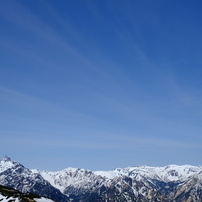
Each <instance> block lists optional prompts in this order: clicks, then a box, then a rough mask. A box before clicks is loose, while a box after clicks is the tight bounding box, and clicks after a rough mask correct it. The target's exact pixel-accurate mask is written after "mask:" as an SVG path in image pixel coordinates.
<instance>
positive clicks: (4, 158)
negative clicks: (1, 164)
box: [2, 155, 11, 161]
mask: <svg viewBox="0 0 202 202" xmlns="http://www.w3.org/2000/svg"><path fill="white" fill-rule="evenodd" d="M2 161H11V158H10V157H9V156H7V155H5V156H4V157H3V158H2Z"/></svg>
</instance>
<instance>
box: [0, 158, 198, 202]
mask: <svg viewBox="0 0 202 202" xmlns="http://www.w3.org/2000/svg"><path fill="white" fill-rule="evenodd" d="M0 184H1V185H3V186H7V187H12V188H14V189H16V190H18V191H20V192H22V193H34V194H37V195H40V196H43V197H47V198H50V199H52V200H53V201H56V202H68V201H73V202H95V201H97V202H102V201H103V202H108V201H111V202H126V201H128V202H129V201H130V202H138V201H139V202H155V201H164V202H171V201H172V202H178V201H179V202H192V201H193V202H202V166H191V165H182V166H178V165H169V166H165V167H148V166H135V167H128V168H117V169H114V170H112V171H90V170H85V169H79V168H66V169H64V170H61V171H58V172H49V171H41V170H37V169H28V168H25V167H24V166H23V165H21V164H20V163H17V162H15V161H12V160H11V159H10V158H9V157H6V156H5V157H4V158H3V159H2V160H1V161H0ZM0 200H1V198H0Z"/></svg>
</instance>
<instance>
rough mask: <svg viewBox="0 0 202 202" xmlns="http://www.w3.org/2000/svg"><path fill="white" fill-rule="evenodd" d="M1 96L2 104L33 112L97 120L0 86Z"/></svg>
mask: <svg viewBox="0 0 202 202" xmlns="http://www.w3.org/2000/svg"><path fill="white" fill-rule="evenodd" d="M0 94H1V98H0V102H6V103H14V104H15V105H20V106H23V107H28V108H30V109H31V110H34V109H35V110H38V111H40V110H42V111H50V112H54V113H58V114H68V115H71V116H76V117H78V118H81V119H84V120H85V119H87V120H89V119H93V120H95V119H96V117H93V116H89V115H87V114H83V113H81V112H78V111H74V110H72V109H68V108H64V107H60V106H58V105H55V104H53V103H51V102H49V101H47V100H43V99H40V98H37V97H33V96H31V95H28V94H24V93H21V92H19V91H16V90H10V89H8V88H5V87H2V86H0Z"/></svg>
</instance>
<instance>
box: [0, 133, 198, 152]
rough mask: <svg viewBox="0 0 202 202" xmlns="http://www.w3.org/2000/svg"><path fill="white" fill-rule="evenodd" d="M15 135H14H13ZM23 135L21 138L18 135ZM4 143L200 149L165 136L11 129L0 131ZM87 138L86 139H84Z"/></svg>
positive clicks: (99, 148)
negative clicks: (66, 134)
mask: <svg viewBox="0 0 202 202" xmlns="http://www.w3.org/2000/svg"><path fill="white" fill-rule="evenodd" d="M14 135H15V136H14ZM21 135H23V138H20V136H21ZM0 136H1V138H2V139H4V143H5V144H6V145H7V144H8V143H9V145H10V146H12V147H16V146H17V147H19V146H22V145H28V146H29V147H30V146H33V147H37V148H43V149H47V150H48V149H49V148H50V147H51V148H60V149H61V148H75V149H90V150H91V149H92V150H94V149H96V150H120V151H138V150H142V149H144V150H148V151H149V150H152V151H153V150H156V149H157V150H158V149H162V148H164V149H166V150H167V149H201V148H202V146H201V144H200V143H193V142H189V143H187V142H183V140H176V141H175V140H171V139H167V138H148V137H147V138H143V137H141V135H135V136H127V135H120V134H102V136H96V135H94V134H93V132H92V134H91V135H89V136H88V137H85V138H82V137H79V138H78V137H77V135H73V137H69V138H68V137H63V138H60V136H58V134H54V135H51V137H49V136H50V135H46V138H44V134H38V133H36V134H35V133H24V134H22V133H16V132H12V131H7V132H6V131H5V132H0ZM86 139H88V140H86Z"/></svg>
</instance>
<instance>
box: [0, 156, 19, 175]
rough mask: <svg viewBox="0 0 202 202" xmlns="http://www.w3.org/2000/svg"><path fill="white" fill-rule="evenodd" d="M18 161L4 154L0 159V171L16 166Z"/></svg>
mask: <svg viewBox="0 0 202 202" xmlns="http://www.w3.org/2000/svg"><path fill="white" fill-rule="evenodd" d="M16 164H17V163H16V162H14V161H12V160H11V158H10V157H8V156H4V157H3V158H2V159H1V160H0V172H3V171H5V170H7V169H9V168H12V167H14V166H16Z"/></svg>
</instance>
